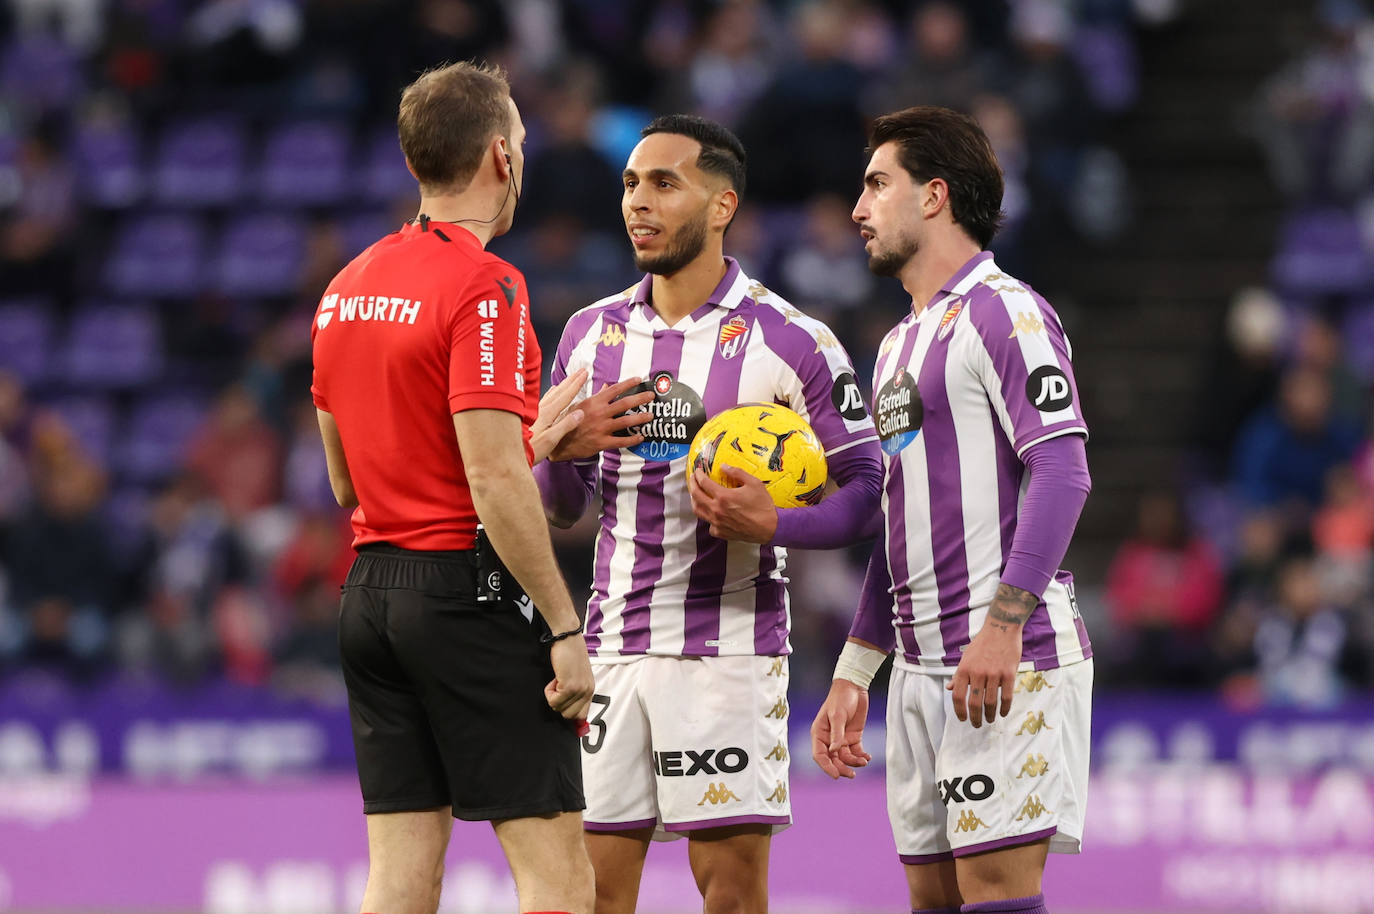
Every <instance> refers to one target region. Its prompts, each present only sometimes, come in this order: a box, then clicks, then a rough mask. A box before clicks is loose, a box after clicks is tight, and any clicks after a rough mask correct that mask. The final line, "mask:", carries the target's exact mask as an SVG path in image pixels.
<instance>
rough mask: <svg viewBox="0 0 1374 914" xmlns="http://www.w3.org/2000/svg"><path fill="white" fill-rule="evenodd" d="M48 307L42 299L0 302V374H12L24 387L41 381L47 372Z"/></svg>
mask: <svg viewBox="0 0 1374 914" xmlns="http://www.w3.org/2000/svg"><path fill="white" fill-rule="evenodd" d="M52 340H53V318H52V303H51V302H48V301H45V300H43V299H12V300H8V301H3V302H0V371H8V372H11V373H13V374H14V376H15V377H17V378H18V379H19V380H20V381H21V382H22V383H23V384H24V385H25V386H27V387H32V386H34V385H35V384H38V383H39V382H41V381H43V379H44V378H46V377H47V376H48V374H49V373H50V371H51V368H52V366H51V365H50V362H51V350H52Z"/></svg>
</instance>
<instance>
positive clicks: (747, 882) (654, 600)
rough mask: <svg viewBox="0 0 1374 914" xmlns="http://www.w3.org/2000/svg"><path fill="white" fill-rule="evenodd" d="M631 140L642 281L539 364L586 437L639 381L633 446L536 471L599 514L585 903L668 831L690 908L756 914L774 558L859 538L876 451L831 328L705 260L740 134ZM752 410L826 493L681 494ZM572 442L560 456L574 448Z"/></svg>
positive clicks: (777, 655) (561, 511) (777, 672)
mask: <svg viewBox="0 0 1374 914" xmlns="http://www.w3.org/2000/svg"><path fill="white" fill-rule="evenodd" d="M642 137H643V138H642V139H641V141H640V143H639V144H638V145H637V146H636V147H635V149H634V151H633V152H632V153H631V155H630V157H629V161H628V163H627V164H626V166H625V171H624V192H623V196H622V200H621V209H622V214H623V216H624V219H625V227H626V230H627V232H628V234H629V238H630V242H631V243H632V244H633V245H634V251H635V263H636V266H637V267H638V268H639V269H641V270H643V271H645V274H646V275H645V276H644V278H643V279H642V280H641V281H639V282H638V283H636V284H635V285H634V286H632V287H630V288H629V289H627V290H626V291H624V292H622V293H620V294H617V295H612V296H610V297H608V298H605V299H602V300H601V301H599V302H596V303H595V304H593V305H591V306H590V307H587V308H584V309H583V310H581V311H579V312H578V313H577V314H575V315H574V316H573V317H572V318H571V320H569V322H568V325H567V327H566V328H565V330H564V332H563V337H562V340H561V342H560V343H559V346H558V352H557V355H556V357H555V364H554V368H553V379H554V381H555V382H558V381H561V380H562V379H563V378H564V377H565V376H567V375H568V374H570V373H574V372H577V371H579V370H586V371H588V372H589V373H590V378H589V380H588V382H587V385H586V388H585V393H586V394H587V399H585V400H583V401H582V404H581V408H583V409H584V410H587V411H588V413H589V415H588V418H587V419H586V420H584V425H586V427H588V428H596V427H602V426H604V425H605V423H606V417H605V416H604V415H603V413H604V410H603V409H602V408H600V407H599V406H588V405H587V404H590V403H592V402H593V396H592V394H593V392H594V391H596V392H600V391H601V390H602V389H603V388H604V387H605V385H608V384H615V383H616V382H619V381H622V379H627V378H636V377H638V378H644V379H646V380H645V381H644V385H645V390H647V391H652V392H653V394H654V399H653V400H652V401H651V402H649V403H648V404H647V406H645V407H643V410H644V413H643V416H644V421H643V423H642V424H640V425H639V426H638V432H639V434H640V435H641V436H642V440H639V441H637V442H636V441H634V440H632V439H627V442H626V443H627V445H630V446H628V447H626V448H624V449H621V450H607V451H604V452H602V453H601V454H600V457H599V458H593V459H590V460H571V461H564V462H552V463H547V464H543V465H541V466H540V467H539V468H538V469H537V470H536V476H537V478H538V479H539V481H540V488H541V490H542V491H543V495H544V503H545V509H546V512H547V513H548V515H549V517H550V518H551V519H552V520H553V522H554V523H556V524H559V525H568V524H571V523H572V522H573V521H575V520H576V519H577V518H578V517H579V516H580V515H581V514H582V513H583V512H584V511H585V510H586V508H587V506H588V505H589V504H590V503H591V500H592V497H593V495H594V494H599V495H600V497H601V502H602V510H601V530H600V534H599V536H598V539H597V544H596V566H595V571H594V580H593V592H592V597H591V600H590V602H589V604H588V607H587V619H586V624H587V647H588V650H589V652H590V653H591V655H592V667H593V670H594V671H595V674H596V694H595V696H594V698H593V699H592V710H591V713H590V724H591V728H592V730H591V732H590V733H589V734H588V735H587V736H586V737H584V738H583V741H582V748H583V777H584V783H585V788H586V797H587V811H586V813H585V815H584V827H585V829H586V838H587V848H588V850H589V852H590V854H591V858H592V865H593V868H594V870H595V872H596V895H597V902H596V906H597V908H596V909H597V911H598V914H618V912H628V911H633V910H634V908H635V904H636V900H637V898H638V894H639V880H640V875H641V873H642V870H643V865H644V859H645V855H646V853H647V851H648V847H649V842H650V840H651V838H654V837H658V838H671V837H681V836H682V835H684V834H686V835H687V836H688V838H689V839H690V840H689V844H688V859H689V861H690V863H691V867H692V872H693V874H694V875H695V877H696V881H697V885H698V887H699V888H700V889H701V892H702V896H703V898H704V899H705V910H706V911H707V912H718V911H731V912H736V911H740V912H763V911H765V910H766V908H767V887H768V851H769V844H770V840H771V836H772V834H773V833H774V832H775V831H778V830H780V829H782V828H784V827H786V826H787V825H788V824H789V823H790V821H791V807H790V805H789V801H788V757H787V677H788V664H787V655H788V653H789V652H790V650H791V647H790V644H789V642H788V631H789V627H790V616H789V604H788V595H787V589H786V581H787V579H786V578H785V577H784V570H785V567H786V560H787V553H786V548H785V547H789V546H793V547H799V548H813V549H814V548H834V547H839V546H847V545H849V544H851V543H853V542H854V541H856V540H859V539H862V538H865V537H868V536H872V535H874V534H876V532H877V523H876V516H877V514H878V487H879V484H880V476H881V470H880V468H879V456H878V449H877V444H876V436H875V435H874V433H873V426H872V423H871V422H870V421H869V418H868V414H867V410H866V408H865V406H864V403H863V399H862V397H861V395H860V393H859V388H858V385H857V383H856V382H855V380H854V374H853V368H852V364H851V363H850V361H849V357H848V356H847V355H846V354H845V352H844V350H843V349H842V348H841V347H840V345H839V344H838V342H836V340H835V338H834V336H832V335H831V333H830V331H829V330H828V329H827V328H826V327H825V326H824V325H823V324H821V323H820V322H819V321H816V320H813V319H811V318H809V317H806V316H805V315H803V314H801V313H800V312H799V311H797V310H796V309H794V308H792V307H791V306H790V305H788V303H787V302H785V301H783V300H782V299H781V298H779V297H778V296H777V295H775V294H773V293H771V292H769V291H768V290H767V289H765V288H764V287H763V286H762V285H761V284H760V283H758V282H755V281H753V280H751V279H750V278H749V277H748V276H746V275H744V273H743V272H742V271H741V269H740V266H739V264H738V263H736V262H735V261H734V260H733V259H731V258H729V257H726V256H725V254H724V237H725V231H726V228H727V227H728V226H729V224H730V221H731V219H732V218H733V217H734V215H735V211H736V209H737V207H738V206H739V201H740V195H741V193H742V191H743V189H744V149H743V147H742V146H741V145H740V142H739V140H738V139H736V138H735V136H734V135H733V134H731V133H730V132H729V131H728V130H726V129H725V128H723V127H721V126H719V125H718V124H714V123H712V122H710V121H706V120H703V119H701V118H697V117H691V116H685V115H672V116H667V117H661V118H659V119H657V120H655V121H654V122H653V123H651V124H649V126H647V127H646V128H644V130H643V132H642ZM752 401H762V402H766V403H782V404H785V405H787V406H789V407H791V408H792V409H794V410H796V411H797V412H798V413H800V414H801V415H802V416H804V417H805V418H806V419H807V420H808V421H809V422H810V423H811V426H812V427H813V428H814V429H815V432H816V434H817V436H818V437H819V438H820V440H821V442H822V444H823V446H824V447H825V449H826V456H827V460H828V463H829V468H830V475H831V477H832V478H833V479H834V480H835V482H836V483H837V484H838V488H836V489H835V491H833V493H832V494H830V495H829V496H828V497H827V498H825V499H824V500H822V501H821V502H820V503H819V504H817V505H814V506H810V507H803V508H791V509H785V510H780V509H777V508H775V507H774V505H773V502H772V500H771V499H770V498H769V496H768V493H767V490H766V489H764V487H763V484H762V483H760V482H759V481H758V480H757V479H755V478H753V477H752V476H749V475H748V474H745V473H743V472H739V471H733V468H730V469H729V470H727V472H729V473H730V476H731V479H732V481H733V482H734V483H735V484H736V487H734V488H728V487H723V486H720V485H718V484H716V483H715V482H713V481H712V480H711V479H709V478H708V477H707V476H706V475H705V474H704V473H701V472H700V471H697V472H696V473H695V474H694V475H693V477H692V479H691V480H690V481H689V478H688V471H687V466H686V454H687V448H688V445H689V444H690V442H691V440H692V438H693V436H694V435H695V433H696V431H697V429H699V428H700V427H701V425H702V423H703V422H704V421H705V420H706V418H707V417H708V416H712V415H715V414H716V413H719V412H721V411H723V410H726V409H729V408H731V407H734V406H736V405H738V404H740V403H745V402H752ZM622 408H623V407H622ZM581 434H582V429H581V428H579V429H575V430H573V432H571V433H570V434H569V436H568V437H567V438H565V439H564V443H563V445H562V446H561V447H562V448H564V449H567V450H577V449H578V448H580V447H581V443H580V441H579V439H580V436H581ZM582 449H583V450H585V451H587V452H593V451H594V450H595V449H594V448H593V447H586V448H582ZM562 452H563V451H562V450H555V451H554V454H553V458H554V460H555V461H557V459H558V458H559V457H560V456H561V454H562Z"/></svg>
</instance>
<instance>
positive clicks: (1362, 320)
mask: <svg viewBox="0 0 1374 914" xmlns="http://www.w3.org/2000/svg"><path fill="white" fill-rule="evenodd" d="M1342 335H1343V336H1344V337H1345V346H1346V359H1347V360H1349V362H1350V367H1351V368H1352V369H1353V370H1354V372H1355V373H1356V374H1357V375H1358V376H1359V377H1360V378H1362V379H1363V380H1364V382H1365V383H1366V384H1368V383H1370V382H1374V299H1365V300H1364V301H1362V302H1360V303H1358V304H1355V305H1352V306H1351V308H1350V310H1349V311H1348V312H1347V313H1346V316H1345V325H1344V327H1343V328H1342Z"/></svg>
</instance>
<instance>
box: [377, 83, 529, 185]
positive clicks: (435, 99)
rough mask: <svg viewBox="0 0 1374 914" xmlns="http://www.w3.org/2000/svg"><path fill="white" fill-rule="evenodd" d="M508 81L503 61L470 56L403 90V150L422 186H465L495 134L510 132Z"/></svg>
mask: <svg viewBox="0 0 1374 914" xmlns="http://www.w3.org/2000/svg"><path fill="white" fill-rule="evenodd" d="M508 98H510V83H509V82H507V80H506V74H505V72H504V71H502V70H501V68H499V67H495V66H491V65H488V64H479V63H473V62H468V61H463V62H460V63H453V64H448V65H446V66H441V67H435V68H434V69H431V70H426V71H425V72H424V73H421V74H420V77H419V78H418V79H416V80H415V82H413V83H411V84H410V85H408V86H406V88H405V91H404V92H402V93H401V110H400V114H399V115H398V116H397V118H396V129H397V133H399V134H400V138H401V151H402V152H404V153H405V157H406V161H408V162H409V163H410V167H411V168H412V169H413V170H414V172H415V177H416V178H417V179H419V181H420V186H421V188H426V189H434V190H443V191H448V192H456V191H462V190H464V189H466V188H467V186H468V185H469V184H471V183H472V178H473V176H474V175H476V174H477V168H478V166H479V165H480V164H481V162H482V153H483V152H484V151H485V150H486V148H487V144H488V143H490V142H491V139H492V137H495V136H506V137H509V135H510V130H511V116H510V108H509V106H508V105H507V103H506V100H507V99H508Z"/></svg>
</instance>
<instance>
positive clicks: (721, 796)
mask: <svg viewBox="0 0 1374 914" xmlns="http://www.w3.org/2000/svg"><path fill="white" fill-rule="evenodd" d="M738 802H740V798H739V797H737V796H735V794H734V792H733V791H732V790H731V789H730V788H729V787H726V786H725V784H724V782H721V783H717V784H712V785H711V786H710V787H707V788H706V792H705V793H703V794H702V795H701V799H700V800H698V801H697V805H698V806H705V805H706V804H707V803H710V804H711V805H712V806H719V805H720V804H722V803H738Z"/></svg>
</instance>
